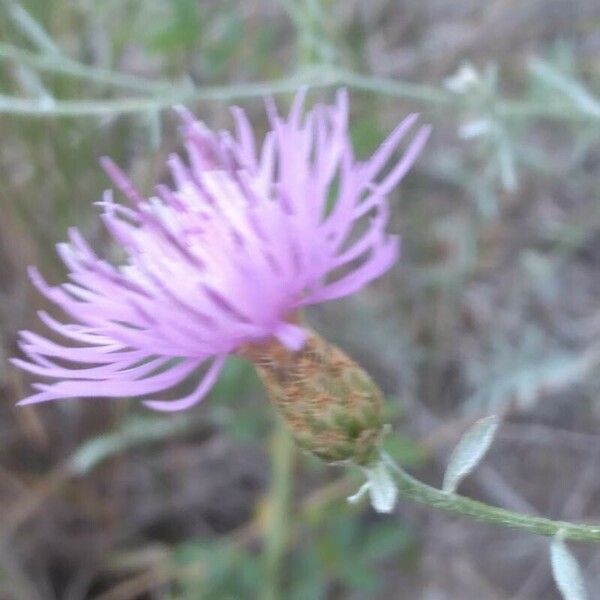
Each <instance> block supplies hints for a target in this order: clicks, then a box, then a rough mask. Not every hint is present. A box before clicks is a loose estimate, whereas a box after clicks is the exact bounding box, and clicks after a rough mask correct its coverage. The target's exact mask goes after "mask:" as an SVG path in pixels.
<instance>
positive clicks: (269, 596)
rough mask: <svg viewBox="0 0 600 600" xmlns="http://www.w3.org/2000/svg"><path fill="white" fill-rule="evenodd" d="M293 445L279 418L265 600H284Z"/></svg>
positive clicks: (267, 535) (273, 458) (273, 454)
mask: <svg viewBox="0 0 600 600" xmlns="http://www.w3.org/2000/svg"><path fill="white" fill-rule="evenodd" d="M293 463H294V442H293V440H292V438H291V436H290V434H289V433H288V431H287V429H286V427H285V425H284V424H283V422H282V421H281V419H279V418H277V421H276V426H275V431H274V434H273V444H272V450H271V489H270V493H269V500H268V507H267V524H266V529H265V545H264V561H265V572H266V578H265V594H264V598H265V600H281V599H282V598H283V593H282V590H281V570H282V568H281V567H282V563H283V557H284V554H285V547H286V543H287V537H288V536H287V533H288V527H287V522H288V518H289V512H290V500H291V495H292V469H293Z"/></svg>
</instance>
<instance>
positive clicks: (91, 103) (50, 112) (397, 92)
mask: <svg viewBox="0 0 600 600" xmlns="http://www.w3.org/2000/svg"><path fill="white" fill-rule="evenodd" d="M6 50H7V49H6V47H0V57H1V56H2V53H4V56H5V57H6V58H8V55H7V53H6ZM11 52H12V53H13V55H12V56H11V58H13V59H16V58H17V56H16V55H15V54H14V49H13V50H11ZM35 60H36V62H37V58H36V59H35ZM54 61H55V59H54V58H52V59H48V60H47V61H46V59H40V61H39V62H37V64H36V65H34V64H33V60H32V57H31V56H28V57H27V59H26V61H25V62H26V63H28V64H30V65H31V66H37V67H38V68H40V69H42V68H46V69H50V68H51V67H52V70H60V71H62V72H65V73H67V72H69V73H70V74H71V75H76V76H79V77H83V78H85V79H90V78H93V77H97V78H98V81H103V82H105V83H112V84H115V85H122V86H129V87H132V88H137V89H139V90H140V91H141V90H142V89H144V88H146V91H148V92H150V93H149V94H148V95H146V96H141V97H138V98H113V99H106V100H104V99H103V100H54V101H53V102H52V103H48V102H47V101H45V102H40V101H39V100H36V99H29V98H18V97H14V96H6V95H0V114H1V113H9V114H14V115H23V116H29V117H97V116H105V115H117V114H124V113H143V112H147V111H156V110H161V109H164V108H169V107H171V106H173V105H174V104H180V103H195V102H200V101H215V100H217V101H231V100H241V99H248V98H256V97H263V96H268V95H274V94H282V93H290V92H294V91H296V90H297V89H298V88H299V87H302V86H306V87H313V88H330V87H336V86H347V87H349V88H354V89H358V90H364V91H368V92H373V93H379V94H384V95H387V96H392V97H397V98H407V99H410V100H417V101H419V102H424V103H428V104H432V105H437V106H440V107H443V108H447V109H452V110H460V109H462V108H463V107H464V106H465V100H464V98H463V97H462V96H457V95H456V94H453V93H451V92H449V91H446V90H443V89H439V88H435V87H432V86H425V85H418V84H414V83H410V82H406V81H400V80H394V79H388V78H384V77H377V76H372V75H362V74H359V73H354V72H352V71H346V70H343V69H337V68H332V67H328V66H318V67H315V68H313V69H309V70H305V71H303V72H301V73H298V74H296V75H293V76H291V77H287V78H282V79H275V80H271V81H258V82H254V83H247V84H232V85H216V86H203V87H197V86H193V85H190V86H188V85H182V84H177V83H176V82H174V83H173V84H172V85H171V86H170V88H169V91H168V92H167V91H162V90H163V86H164V85H165V83H164V82H151V81H147V80H143V79H140V78H133V77H130V76H126V75H121V74H118V73H111V72H110V71H105V70H102V69H93V68H91V67H85V66H84V65H81V64H80V63H71V62H67V63H62V64H61V63H59V62H58V63H57V62H54ZM59 65H60V66H59ZM161 91H162V93H161ZM494 110H495V112H496V114H497V115H500V116H502V117H504V118H507V119H515V118H526V117H527V118H543V119H552V120H557V121H575V122H577V121H580V122H588V121H592V122H593V121H596V122H597V121H600V116H599V115H597V114H594V113H591V112H587V111H584V110H582V109H580V108H578V107H577V106H575V105H573V104H569V103H563V102H555V103H540V102H526V101H519V100H498V101H497V102H495V104H494Z"/></svg>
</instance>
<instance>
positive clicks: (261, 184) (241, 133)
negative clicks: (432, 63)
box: [13, 91, 429, 454]
mask: <svg viewBox="0 0 600 600" xmlns="http://www.w3.org/2000/svg"><path fill="white" fill-rule="evenodd" d="M303 101H304V94H303V93H299V94H298V95H297V96H296V98H295V100H294V102H293V105H292V108H291V110H290V113H289V115H288V117H287V118H286V119H284V118H282V117H280V116H279V115H278V114H277V111H276V109H275V108H274V106H273V104H272V103H270V102H268V103H267V110H268V114H269V118H270V124H271V131H270V132H269V133H267V135H266V136H265V138H264V141H263V142H262V144H261V145H260V147H259V148H257V141H256V139H255V135H254V132H253V130H252V127H251V125H250V123H249V121H248V119H247V117H246V115H245V114H244V112H243V111H242V110H241V109H239V108H233V109H232V113H233V118H234V120H235V126H236V127H235V134H234V135H231V134H230V133H229V132H224V131H219V132H213V131H211V130H209V129H208V128H207V127H206V126H205V125H204V124H203V123H201V122H200V121H197V120H196V119H195V118H194V117H193V115H192V114H191V113H189V112H188V111H187V110H185V109H184V108H177V109H176V110H177V112H178V113H179V116H180V117H181V121H182V127H181V129H182V133H183V139H184V143H185V148H186V151H187V162H185V161H184V160H183V159H182V158H181V157H179V156H177V155H173V156H171V157H170V158H169V161H168V166H169V169H170V171H171V174H172V178H173V181H174V186H173V187H172V188H170V187H168V186H166V185H157V186H156V195H155V196H152V197H150V198H144V197H142V196H141V195H140V194H139V193H138V192H137V191H136V190H135V188H134V187H133V185H132V184H131V182H130V181H129V180H128V179H127V177H126V176H125V174H124V173H123V172H122V171H121V170H120V169H119V168H118V167H117V166H116V165H115V164H114V163H113V162H112V161H110V159H107V158H105V159H102V165H103V167H104V169H105V171H106V172H107V173H108V175H109V176H110V178H111V179H112V181H113V183H114V184H115V186H116V188H117V189H118V190H119V191H120V192H121V193H122V194H123V195H124V196H125V197H126V198H127V200H128V201H129V202H128V205H122V204H117V203H115V202H114V200H113V194H112V191H107V192H105V194H104V197H103V199H102V201H101V202H99V203H98V204H99V205H100V206H101V207H102V209H103V214H102V219H103V221H104V225H105V226H106V228H107V230H108V232H109V233H110V235H111V236H112V238H113V240H114V242H115V243H116V244H117V245H118V246H119V247H120V248H121V249H122V250H123V251H124V253H125V255H126V260H125V262H124V264H123V265H121V266H113V265H112V264H110V263H109V262H107V261H106V260H104V259H102V258H99V257H98V256H97V255H96V253H95V252H94V251H93V250H92V249H91V248H90V247H89V246H88V245H87V244H86V242H85V241H84V239H83V238H82V236H81V235H80V233H79V232H78V231H77V230H76V229H72V230H71V231H70V232H69V238H70V240H69V243H64V244H59V245H58V252H59V254H60V256H61V258H62V260H63V262H64V263H65V265H66V267H67V268H68V270H69V278H70V282H68V283H65V284H63V285H59V286H50V285H48V284H47V283H46V282H45V280H44V279H43V278H42V276H41V275H40V274H39V273H38V271H37V270H36V269H35V268H32V269H31V270H30V276H31V279H32V281H33V283H34V284H35V286H36V287H37V289H38V290H39V291H40V292H41V293H42V294H43V295H44V296H46V298H47V299H48V300H50V301H51V302H52V303H54V304H56V305H57V306H58V307H60V308H61V309H62V311H63V312H64V313H65V314H66V315H68V317H69V319H68V321H69V322H67V323H63V322H60V321H58V320H56V319H55V318H53V317H51V316H50V315H49V314H47V313H46V312H40V317H41V319H42V321H43V322H44V323H45V324H46V325H47V326H48V327H49V328H50V329H51V330H53V331H54V332H55V333H57V334H59V336H61V337H62V338H64V340H65V341H64V342H63V343H58V342H56V341H52V340H50V339H47V338H45V337H42V336H40V335H38V334H36V333H33V332H30V331H23V332H22V333H21V342H20V346H21V349H22V350H23V352H24V354H25V355H26V356H27V359H28V360H22V359H13V362H14V364H16V365H17V366H18V367H20V368H22V369H25V370H26V371H29V372H31V373H33V374H35V375H37V376H40V377H43V378H48V379H50V380H54V382H52V383H37V384H34V388H35V390H36V391H35V393H34V394H32V395H31V396H29V397H28V398H25V399H24V400H22V401H21V402H20V403H19V404H21V405H24V404H34V403H38V402H45V401H49V400H57V399H61V398H68V397H79V398H83V397H88V398H91V397H115V398H116V397H142V398H143V403H144V404H145V405H146V406H148V407H150V408H153V409H155V410H162V411H176V410H182V409H186V408H189V407H191V406H192V405H194V404H195V403H197V402H198V401H200V400H201V399H202V398H203V397H204V396H205V395H206V394H207V392H208V391H209V390H210V389H211V387H212V386H213V384H214V383H215V381H216V380H217V378H218V376H219V372H220V371H221V369H222V367H223V365H224V363H225V360H226V358H227V357H228V356H230V355H232V354H241V355H242V356H245V357H246V358H249V359H250V360H253V361H254V362H255V363H257V365H259V372H260V373H262V375H263V378H264V379H265V381H266V380H267V379H268V378H269V377H271V380H273V373H279V375H281V372H282V369H283V370H284V371H285V369H287V372H288V374H289V373H290V372H292V371H293V372H294V373H295V375H294V376H293V377H291V378H290V377H287V379H286V378H285V377H284V379H285V381H282V380H281V377H279V379H277V377H275V379H276V380H277V382H276V383H277V385H278V386H279V396H280V397H281V396H282V395H283V396H286V397H288V398H293V399H294V403H295V404H301V399H300V398H299V397H298V390H297V389H296V388H294V389H291V388H290V386H291V385H296V383H297V379H298V377H301V378H306V377H309V376H310V377H311V378H312V383H311V385H312V388H311V389H312V392H311V393H312V398H313V400H314V398H315V397H316V396H317V395H318V393H319V391H318V390H315V389H314V388H315V385H316V384H315V381H317V380H318V379H319V375H320V374H319V373H318V372H316V371H315V369H314V368H313V372H310V373H309V371H310V370H311V369H308V371H307V370H306V369H300V368H299V367H298V365H297V364H296V365H295V366H293V365H292V363H293V360H294V356H299V357H300V356H302V357H303V360H305V362H306V360H307V356H309V355H310V356H313V358H314V357H315V356H317V355H318V356H319V360H320V361H321V366H323V364H324V363H323V361H325V363H327V364H326V365H325V367H326V368H325V370H327V369H329V367H332V363H331V360H333V358H331V356H332V355H331V352H329V351H327V352H325V351H324V348H325V347H326V346H324V345H323V344H325V342H324V341H322V340H321V341H320V342H319V341H318V340H319V339H320V338H318V336H316V334H314V333H313V332H310V331H309V330H307V329H306V328H305V327H303V326H302V325H301V324H300V322H299V320H298V314H299V312H300V311H301V310H302V309H303V308H304V307H306V306H309V305H312V304H318V303H321V302H326V301H328V300H334V299H336V298H341V297H343V296H347V295H349V294H352V293H354V292H356V291H358V290H359V289H361V288H362V287H363V286H365V285H366V284H367V283H369V282H370V281H372V280H374V279H375V278H377V277H379V276H380V275H381V274H382V273H384V272H385V271H386V270H387V269H389V268H390V267H391V266H392V265H393V264H394V262H395V260H396V258H397V256H398V239H397V237H395V236H390V235H388V234H387V233H386V231H385V228H386V225H387V222H388V214H389V207H388V201H387V195H388V194H389V192H390V191H391V190H392V189H393V188H394V187H395V186H396V184H397V183H398V182H399V181H400V180H401V179H402V177H403V176H404V175H405V174H406V172H407V171H408V170H409V168H410V167H411V165H412V164H413V162H414V160H415V158H416V157H417V155H418V154H419V152H420V150H421V148H422V147H423V145H424V143H425V141H426V139H427V137H428V134H429V127H428V126H423V127H421V128H420V129H419V130H418V131H417V133H416V135H415V136H414V138H413V140H412V142H411V143H410V145H409V146H408V149H407V151H406V152H405V154H404V155H403V156H402V158H401V159H400V160H399V162H397V163H394V164H392V165H390V164H389V163H390V161H391V159H392V155H393V154H394V152H395V150H396V149H397V147H398V145H399V143H400V141H401V140H402V138H403V137H404V136H405V134H406V133H407V132H408V131H409V130H410V129H411V128H412V127H413V125H414V124H415V122H416V120H417V115H410V116H408V117H407V118H406V119H405V120H404V121H402V122H401V123H400V125H399V126H398V127H397V128H396V129H395V130H394V131H393V132H392V133H391V135H390V136H389V137H388V139H387V140H386V141H385V142H384V143H383V144H382V145H381V147H380V148H379V149H378V150H377V151H376V152H375V154H374V155H373V156H372V157H371V158H370V159H369V160H367V161H366V162H359V161H357V160H356V159H355V157H354V155H353V152H352V147H351V143H350V140H349V133H348V100H347V96H346V93H345V92H344V91H341V92H339V93H338V95H337V100H336V103H335V105H333V106H323V105H317V106H315V107H314V108H313V109H312V110H311V111H309V112H308V113H307V114H306V116H303ZM384 172H385V174H384ZM303 348H305V349H306V348H309V349H310V350H311V352H312V354H310V352H309V353H308V354H307V353H306V352H304V353H302V352H301V350H302V349H303ZM331 348H334V347H331ZM337 352H339V354H337ZM333 354H335V356H336V358H335V360H336V361H337V363H336V364H337V365H338V367H340V364H341V363H344V365H341V366H342V367H343V369H342V370H343V371H344V373H345V374H344V377H345V379H344V381H346V383H345V384H344V385H346V387H344V386H341V388H339V392H340V393H346V388H347V384H348V382H349V381H352V382H353V385H354V384H356V383H357V381H359V380H360V381H361V382H362V384H361V385H362V386H363V392H364V388H365V386H366V387H367V388H369V389H371V387H373V388H374V386H372V384H371V383H370V380H368V378H367V377H366V375H365V376H363V375H356V373H359V371H360V369H359V368H358V367H357V366H356V365H355V363H353V362H352V361H351V360H350V359H348V358H347V357H346V358H345V359H344V360H342V359H341V358H340V357H341V356H342V355H343V354H342V353H341V351H339V350H337V349H335V351H333ZM268 356H270V357H271V358H273V357H274V356H279V357H280V360H282V361H283V363H284V364H285V365H287V366H286V367H285V368H284V367H283V366H282V365H279V367H277V365H276V364H275V363H274V362H273V360H271V363H270V364H271V368H268V367H267V366H266V365H267V363H268V362H269V361H268V360H267V358H268ZM343 356H345V355H343ZM282 357H284V358H282ZM315 360H316V359H315ZM328 361H329V362H328ZM340 361H341V363H340ZM309 362H310V361H309ZM313 362H314V361H313ZM273 365H275V366H273ZM313 366H314V365H313ZM311 368H312V367H311ZM340 368H341V367H340ZM278 369H279V370H278ZM330 370H331V369H330ZM333 370H334V371H335V369H333ZM339 370H340V369H338V371H339ZM360 372H361V373H362V371H360ZM349 373H353V375H349ZM321 375H322V373H321ZM338 375H339V373H338ZM321 379H322V377H321ZM187 380H194V385H193V390H192V392H191V393H189V394H187V395H185V396H183V397H181V398H179V399H176V400H165V399H160V398H159V399H154V398H152V396H155V395H157V394H161V393H162V392H164V391H165V390H167V389H169V388H172V387H174V386H176V385H177V384H179V383H181V382H184V381H187ZM267 383H268V382H267ZM272 384H273V385H274V383H273V381H272ZM330 384H331V381H329V382H325V385H326V387H327V386H329V388H331V385H330ZM333 387H335V386H333ZM338 387H339V386H338ZM359 387H360V385H359ZM309 388H310V386H308V387H307V388H306V389H303V390H302V393H303V394H307V393H308V389H309ZM374 389H376V388H374ZM329 393H331V390H330V392H329ZM271 395H272V396H273V394H271ZM322 395H323V394H321V396H322ZM149 396H150V398H149ZM375 397H376V399H374V400H373V401H372V402H371V404H373V406H376V405H377V406H378V405H379V404H380V398H379V396H378V392H377V393H374V398H375ZM288 404H289V403H288ZM288 412H289V411H288ZM305 412H306V411H305ZM334 412H335V411H334ZM366 412H367V413H368V412H369V411H368V410H367V411H366ZM371 412H373V411H371ZM375 412H377V411H375ZM284 416H285V415H284ZM376 416H377V415H375V416H373V415H371V420H372V421H373V420H377V419H376ZM340 418H341V421H343V420H344V416H343V415H342V417H340ZM353 418H354V417H353ZM353 418H351V419H350V421H352V419H353ZM292 420H293V418H292ZM288 421H289V419H288ZM313 425H314V423H313ZM373 426H375V425H373ZM349 427H351V428H352V427H354V429H356V424H354V425H352V424H350V425H349ZM377 427H378V426H377ZM317 428H318V424H317ZM292 429H293V427H292ZM358 433H359V434H360V431H359V432H358ZM354 434H356V431H354V433H353V435H354ZM296 437H297V438H298V435H297V436H296ZM300 437H302V436H300ZM304 441H305V442H306V440H304ZM338 441H339V440H338ZM341 445H342V446H343V444H341ZM339 453H341V454H343V452H341V450H340V452H338V454H339ZM321 454H323V452H321ZM325 454H327V453H325ZM334 454H335V453H334Z"/></svg>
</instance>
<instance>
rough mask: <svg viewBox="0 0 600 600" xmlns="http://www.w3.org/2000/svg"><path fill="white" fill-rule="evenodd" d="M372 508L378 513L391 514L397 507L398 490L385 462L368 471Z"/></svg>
mask: <svg viewBox="0 0 600 600" xmlns="http://www.w3.org/2000/svg"><path fill="white" fill-rule="evenodd" d="M367 477H368V483H369V488H368V489H369V496H370V498H371V506H372V507H373V508H374V509H375V510H376V511H377V512H378V513H391V512H392V510H394V506H395V505H396V499H397V497H398V488H397V487H396V483H395V482H394V480H393V479H392V476H391V475H390V473H389V471H388V470H387V467H386V466H385V464H384V463H383V462H379V463H378V464H377V465H376V466H374V467H371V468H369V469H368V470H367Z"/></svg>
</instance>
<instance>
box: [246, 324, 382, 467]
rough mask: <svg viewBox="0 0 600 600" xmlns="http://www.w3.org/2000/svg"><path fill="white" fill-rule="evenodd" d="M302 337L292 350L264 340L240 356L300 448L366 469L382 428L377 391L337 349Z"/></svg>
mask: <svg viewBox="0 0 600 600" xmlns="http://www.w3.org/2000/svg"><path fill="white" fill-rule="evenodd" d="M307 334H308V335H307V339H306V342H305V345H304V347H303V348H302V349H301V350H299V351H297V352H293V351H291V350H289V349H288V348H286V347H285V346H283V345H282V344H280V343H279V342H278V341H269V342H268V343H265V344H260V345H258V344H254V345H252V346H247V347H246V348H244V350H243V351H242V352H241V354H242V356H244V357H245V358H247V359H248V360H250V361H251V362H252V363H254V365H255V367H256V369H257V371H258V374H259V376H260V378H261V379H262V381H263V383H264V385H265V387H266V389H267V393H268V395H269V398H270V399H271V401H272V402H273V403H274V404H275V406H276V407H277V409H278V411H279V413H280V414H281V416H282V417H283V419H284V421H285V423H286V424H287V426H288V428H289V429H290V431H291V433H292V435H293V437H294V439H295V440H296V443H297V444H298V445H299V446H300V447H301V448H303V449H305V450H307V451H308V452H311V453H312V454H314V455H316V456H318V457H319V458H321V459H322V460H324V461H326V462H339V461H352V462H354V463H356V464H358V465H369V464H371V463H372V462H373V461H374V460H375V458H376V456H377V444H378V441H379V438H380V434H381V430H382V409H383V396H382V394H381V391H380V390H379V388H378V387H377V386H376V385H375V383H373V381H372V379H371V378H370V377H369V376H368V375H367V374H366V373H365V371H364V370H363V369H361V368H360V367H359V366H358V365H357V364H356V363H355V362H354V361H353V360H352V359H351V358H349V357H348V356H347V355H346V354H345V353H344V352H342V351H341V350H340V349H339V348H338V347H337V346H335V345H333V344H329V343H328V342H327V341H325V340H324V339H323V338H322V337H320V336H319V335H317V334H316V333H315V332H314V331H310V330H309V331H307Z"/></svg>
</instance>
